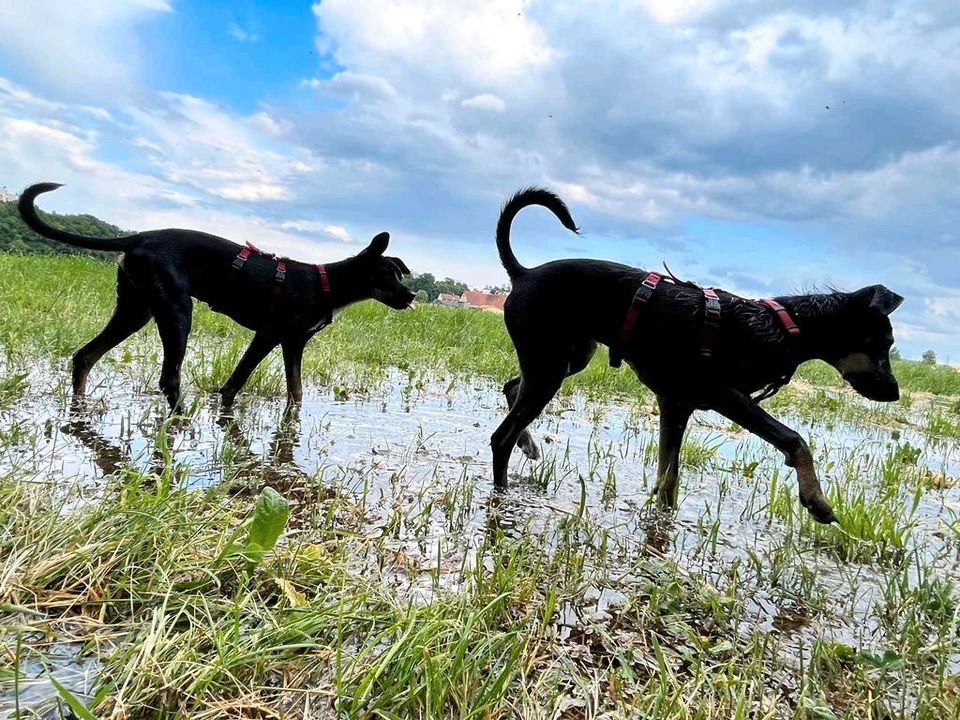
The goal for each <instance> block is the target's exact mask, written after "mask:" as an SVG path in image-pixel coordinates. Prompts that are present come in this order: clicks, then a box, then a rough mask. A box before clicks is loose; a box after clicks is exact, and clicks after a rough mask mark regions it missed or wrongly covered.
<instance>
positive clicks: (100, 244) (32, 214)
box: [17, 183, 138, 252]
mask: <svg viewBox="0 0 960 720" xmlns="http://www.w3.org/2000/svg"><path fill="white" fill-rule="evenodd" d="M58 187H60V185H59V184H58V183H37V184H36V185H31V186H30V187H28V188H27V189H26V190H24V191H23V193H22V194H21V195H20V202H19V203H18V204H17V209H18V210H19V211H20V217H22V218H23V221H24V222H25V223H26V224H27V225H28V226H29V227H30V229H31V230H33V231H34V232H36V233H39V234H40V235H43V236H44V237H48V238H50V239H52V240H59V241H60V242H62V243H66V244H67V245H74V246H76V247H81V248H84V249H85V250H110V251H114V252H122V251H124V250H127V249H129V248H131V247H133V246H134V245H136V244H137V242H138V237H137V236H136V235H128V236H127V237H120V238H101V237H90V236H87V235H77V234H75V233H72V232H68V231H67V230H61V229H60V228H55V227H53V226H52V225H47V223H45V222H44V221H43V219H42V218H41V217H40V215H39V214H38V213H37V208H35V207H34V205H33V201H34V199H35V198H36V197H37V195H41V194H43V193H45V192H50V191H51V190H56V189H57V188H58Z"/></svg>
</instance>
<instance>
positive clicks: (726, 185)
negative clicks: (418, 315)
mask: <svg viewBox="0 0 960 720" xmlns="http://www.w3.org/2000/svg"><path fill="white" fill-rule="evenodd" d="M958 81H960V9H958V8H957V6H956V4H955V3H951V2H945V1H940V2H937V1H931V2H920V1H918V0H891V1H890V2H886V3H877V2H873V1H871V0H865V1H863V2H857V1H851V2H844V3H836V2H826V1H825V0H802V1H795V2H778V1H776V0H736V1H735V0H596V1H595V2H591V3H581V2H572V1H566V0H485V1H480V0H456V1H455V0H449V1H444V0H322V1H321V2H319V3H314V4H311V3H308V2H293V1H290V0H285V1H282V2H254V1H252V0H240V1H234V2H222V1H216V2H197V1H190V0H73V1H72V2H53V3H43V4H37V3H28V2H13V3H3V4H0V185H5V186H6V187H8V188H9V189H11V190H14V191H16V190H19V189H21V188H22V187H24V186H25V185H27V184H29V183H31V182H36V181H39V180H54V181H59V182H64V183H66V184H67V187H65V188H64V189H62V190H60V191H59V192H58V193H56V194H54V195H50V196H46V197H45V198H44V207H47V208H50V209H54V210H60V211H64V212H68V211H70V212H73V211H82V212H90V213H93V214H96V215H98V216H100V217H103V218H105V219H108V220H111V221H113V222H115V223H117V224H119V225H121V226H123V227H127V228H132V229H147V228H154V227H167V226H179V227H191V228H198V229H203V230H207V231H210V232H214V233H217V234H220V235H224V236H226V237H230V238H232V239H235V240H237V241H244V240H250V241H252V242H254V243H256V244H258V245H260V246H262V247H265V248H268V249H271V250H275V251H278V252H283V253H286V254H289V255H292V256H294V257H300V258H303V259H309V260H320V259H336V258H339V257H343V256H345V255H349V254H353V253H355V252H357V251H358V250H359V249H360V248H361V247H362V244H363V243H364V242H365V241H367V240H368V239H369V238H370V237H371V236H372V235H374V234H375V233H377V232H379V231H380V230H389V231H390V232H391V235H392V238H393V240H392V252H394V253H395V254H398V255H400V256H402V257H404V258H405V259H406V260H407V263H408V264H409V265H410V266H411V267H412V268H413V269H414V270H415V271H420V272H426V271H429V272H433V273H434V274H436V275H440V276H445V275H451V276H453V277H457V278H461V279H464V280H466V281H468V282H470V283H471V284H473V285H475V286H483V285H487V284H500V283H503V282H505V280H506V277H505V275H504V273H503V271H502V270H501V268H500V267H499V265H498V264H497V261H496V254H495V252H494V248H493V227H494V224H495V221H496V216H497V211H498V209H499V205H500V203H501V202H502V201H503V199H504V198H505V197H506V196H507V195H509V194H510V193H511V192H513V191H515V190H516V189H518V188H520V187H523V186H526V185H531V184H540V185H544V186H546V187H549V188H552V189H554V190H555V191H557V192H558V193H559V194H560V195H561V196H562V197H564V198H565V199H566V200H567V202H568V203H569V204H570V206H571V209H572V211H573V213H574V217H575V219H576V220H577V222H578V223H579V224H580V225H581V227H582V228H583V229H584V231H585V234H584V235H583V236H582V237H574V236H572V235H570V234H569V233H565V232H564V231H562V229H561V228H560V227H559V226H558V225H557V224H556V222H555V221H553V220H552V219H551V218H549V217H545V216H544V214H543V213H539V212H537V211H529V212H528V213H526V214H525V215H523V216H521V217H520V218H519V220H518V222H517V223H516V225H515V231H514V245H515V248H516V251H517V254H518V256H519V257H520V258H521V260H522V261H523V262H525V263H527V264H534V263H537V262H541V261H545V260H548V259H553V258H558V257H564V256H591V257H604V258H610V259H615V260H621V261H625V262H629V263H631V264H635V265H639V266H641V267H647V268H653V267H658V266H659V265H660V263H661V262H662V261H664V260H666V261H667V262H668V263H669V264H670V267H671V268H672V269H673V270H674V271H675V272H676V273H677V274H679V275H681V276H684V277H690V278H693V279H696V280H698V281H699V282H702V283H705V284H713V285H717V286H720V287H724V288H726V289H728V290H731V291H734V292H740V293H742V294H744V295H748V296H759V295H768V294H785V293H790V292H794V291H798V290H803V289H806V288H811V287H817V286H821V287H822V286H825V285H828V284H832V285H836V286H840V287H844V288H848V289H854V288H856V287H859V286H862V285H866V284H873V283H878V282H879V283H884V284H886V285H888V286H889V287H891V288H892V289H894V290H896V291H898V292H900V293H902V294H903V295H905V296H906V297H907V302H906V303H905V304H904V305H903V307H902V308H901V309H900V310H898V311H897V313H896V314H895V315H894V317H893V320H894V327H895V332H896V335H897V342H898V345H899V346H900V347H901V348H902V350H903V351H904V353H905V354H907V355H908V356H918V355H919V354H920V353H921V352H922V351H923V350H925V349H926V348H934V349H935V350H936V351H937V352H938V354H939V356H940V357H941V359H949V360H951V361H960V333H958V332H957V327H958V325H960V249H958V244H957V230H956V227H957V222H958V221H960V146H958V140H957V138H958V132H957V130H958V120H960V96H958V95H957V94H956V92H955V88H956V87H957V86H958Z"/></svg>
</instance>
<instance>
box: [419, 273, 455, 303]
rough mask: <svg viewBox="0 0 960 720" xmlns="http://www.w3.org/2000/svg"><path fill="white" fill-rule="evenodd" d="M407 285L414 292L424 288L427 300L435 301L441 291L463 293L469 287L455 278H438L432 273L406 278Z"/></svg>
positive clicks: (453, 293) (452, 293)
mask: <svg viewBox="0 0 960 720" xmlns="http://www.w3.org/2000/svg"><path fill="white" fill-rule="evenodd" d="M406 283H407V287H408V288H410V289H411V290H413V291H414V292H420V291H421V290H423V292H425V293H426V294H427V300H429V301H430V302H433V301H434V300H436V299H437V296H438V295H440V293H450V294H451V295H457V296H458V297H459V296H460V295H463V291H464V290H467V289H468V286H467V284H466V283H464V282H460V281H459V280H454V279H453V278H444V279H443V280H437V279H436V278H435V277H434V276H433V275H432V274H431V273H419V274H417V275H413V276H411V277H409V278H407V280H406Z"/></svg>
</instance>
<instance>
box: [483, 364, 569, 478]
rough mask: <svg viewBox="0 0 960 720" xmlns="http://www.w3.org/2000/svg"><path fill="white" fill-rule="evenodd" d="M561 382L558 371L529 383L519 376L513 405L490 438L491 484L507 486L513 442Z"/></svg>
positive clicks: (540, 410) (558, 387)
mask: <svg viewBox="0 0 960 720" xmlns="http://www.w3.org/2000/svg"><path fill="white" fill-rule="evenodd" d="M561 382H563V374H562V373H555V374H554V375H553V376H549V375H539V376H536V379H535V380H534V381H533V382H530V381H528V380H527V379H526V377H522V378H521V380H520V385H519V388H518V390H517V393H516V399H515V401H514V403H513V407H512V408H510V412H509V413H507V417H506V418H505V419H504V421H503V422H502V423H500V426H499V427H498V428H497V429H496V430H494V432H493V435H492V436H491V438H490V446H491V447H492V449H493V483H494V485H495V486H496V487H497V488H500V489H502V488H505V487H506V486H507V464H508V462H509V461H510V451H511V450H513V446H514V445H516V444H517V440H518V439H519V437H520V434H521V433H522V432H523V430H524V428H526V427H527V425H529V424H530V423H531V422H533V421H534V420H535V419H536V418H537V416H538V415H539V414H540V413H541V412H543V409H544V408H545V407H546V406H547V403H549V402H550V399H551V398H552V397H553V396H554V395H555V394H556V392H557V390H559V389H560V383H561Z"/></svg>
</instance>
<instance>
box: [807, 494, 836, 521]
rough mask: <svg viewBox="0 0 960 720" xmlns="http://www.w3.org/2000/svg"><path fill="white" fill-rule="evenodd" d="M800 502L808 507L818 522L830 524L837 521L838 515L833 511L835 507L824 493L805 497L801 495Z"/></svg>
mask: <svg viewBox="0 0 960 720" xmlns="http://www.w3.org/2000/svg"><path fill="white" fill-rule="evenodd" d="M800 504H801V505H803V506H804V507H805V508H806V509H807V511H808V512H809V513H810V515H811V517H813V519H814V520H816V521H817V522H818V523H822V524H824V525H829V524H830V523H835V522H837V516H836V515H835V514H834V512H833V508H832V507H830V503H828V502H827V500H826V498H824V497H823V495H817V496H814V497H812V498H805V497H803V496H802V495H801V496H800Z"/></svg>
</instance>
